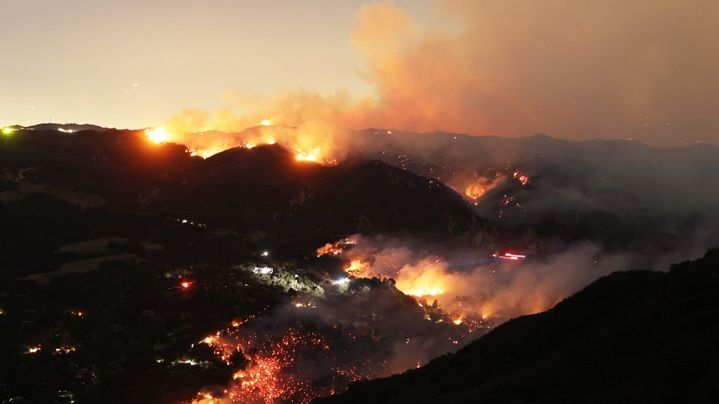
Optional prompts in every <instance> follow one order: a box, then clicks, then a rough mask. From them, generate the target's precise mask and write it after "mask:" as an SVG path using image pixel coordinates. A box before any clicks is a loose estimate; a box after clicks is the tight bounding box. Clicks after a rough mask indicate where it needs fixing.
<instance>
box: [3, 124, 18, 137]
mask: <svg viewBox="0 0 719 404" xmlns="http://www.w3.org/2000/svg"><path fill="white" fill-rule="evenodd" d="M15 131H16V130H15V128H12V127H10V126H6V127H4V128H2V134H3V135H12V134H13V133H15Z"/></svg>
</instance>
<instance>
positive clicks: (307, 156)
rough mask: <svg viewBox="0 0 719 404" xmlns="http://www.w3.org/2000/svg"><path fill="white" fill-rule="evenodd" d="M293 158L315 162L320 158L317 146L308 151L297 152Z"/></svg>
mask: <svg viewBox="0 0 719 404" xmlns="http://www.w3.org/2000/svg"><path fill="white" fill-rule="evenodd" d="M295 159H297V161H309V162H313V163H316V162H318V161H319V159H320V149H319V147H315V148H314V149H312V151H310V152H309V153H304V152H297V154H296V155H295Z"/></svg>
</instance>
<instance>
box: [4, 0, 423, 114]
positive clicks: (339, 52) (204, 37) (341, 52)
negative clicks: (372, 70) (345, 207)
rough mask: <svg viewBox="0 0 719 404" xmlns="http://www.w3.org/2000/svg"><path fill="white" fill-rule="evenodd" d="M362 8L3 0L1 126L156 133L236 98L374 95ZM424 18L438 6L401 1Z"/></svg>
mask: <svg viewBox="0 0 719 404" xmlns="http://www.w3.org/2000/svg"><path fill="white" fill-rule="evenodd" d="M362 3H363V2H362V1H359V0H342V1H331V0H324V1H322V0H301V1H293V0H286V1H278V0H275V1H271V0H207V1H199V0H152V1H149V0H0V16H2V23H1V24H0V50H1V54H2V56H1V59H0V124H3V123H4V124H7V123H19V124H31V123H38V122H45V121H48V120H50V119H52V121H54V122H94V123H100V124H104V125H111V126H118V127H141V126H151V125H157V124H159V123H162V122H164V120H166V119H167V118H168V117H169V116H171V115H172V114H174V113H177V112H178V111H179V110H180V109H182V108H186V107H191V106H194V107H197V106H199V107H203V108H213V107H214V106H218V105H220V104H221V103H222V102H223V95H224V94H225V93H226V92H227V91H230V90H233V91H234V90H241V91H247V92H272V91H275V90H277V89H281V90H296V89H309V90H318V91H321V92H328V91H333V90H334V89H335V88H337V87H341V88H345V89H348V90H350V91H353V92H365V93H366V92H369V91H370V89H371V86H370V85H369V84H368V83H367V82H366V81H365V80H362V79H361V78H360V75H359V74H358V71H357V69H358V68H360V67H361V66H362V64H363V60H362V58H361V57H360V56H359V54H358V53H357V51H356V50H355V49H354V48H353V46H352V44H351V42H350V37H351V32H352V29H353V26H354V21H355V14H356V13H357V10H358V9H359V8H360V6H361V5H362ZM396 4H397V5H400V6H402V7H403V8H405V9H407V10H410V11H411V12H412V13H413V14H414V15H416V16H418V18H422V15H423V14H425V13H426V9H427V8H428V4H429V1H424V0H409V1H397V2H396Z"/></svg>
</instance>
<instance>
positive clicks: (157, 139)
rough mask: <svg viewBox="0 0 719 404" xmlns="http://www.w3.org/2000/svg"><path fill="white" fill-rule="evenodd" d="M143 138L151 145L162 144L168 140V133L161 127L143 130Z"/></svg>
mask: <svg viewBox="0 0 719 404" xmlns="http://www.w3.org/2000/svg"><path fill="white" fill-rule="evenodd" d="M145 136H147V139H149V140H150V141H151V142H153V143H164V142H167V141H168V140H170V132H168V131H167V129H165V128H163V127H159V128H151V129H145Z"/></svg>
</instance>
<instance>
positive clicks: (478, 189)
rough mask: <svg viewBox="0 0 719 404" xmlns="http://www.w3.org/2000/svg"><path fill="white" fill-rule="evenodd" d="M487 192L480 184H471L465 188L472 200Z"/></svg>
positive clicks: (466, 193)
mask: <svg viewBox="0 0 719 404" xmlns="http://www.w3.org/2000/svg"><path fill="white" fill-rule="evenodd" d="M485 192H486V191H485V190H484V187H483V186H482V185H480V184H469V185H467V188H465V189H464V194H465V195H466V196H467V197H468V198H469V199H472V200H477V199H479V198H481V197H482V195H484V193H485Z"/></svg>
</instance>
